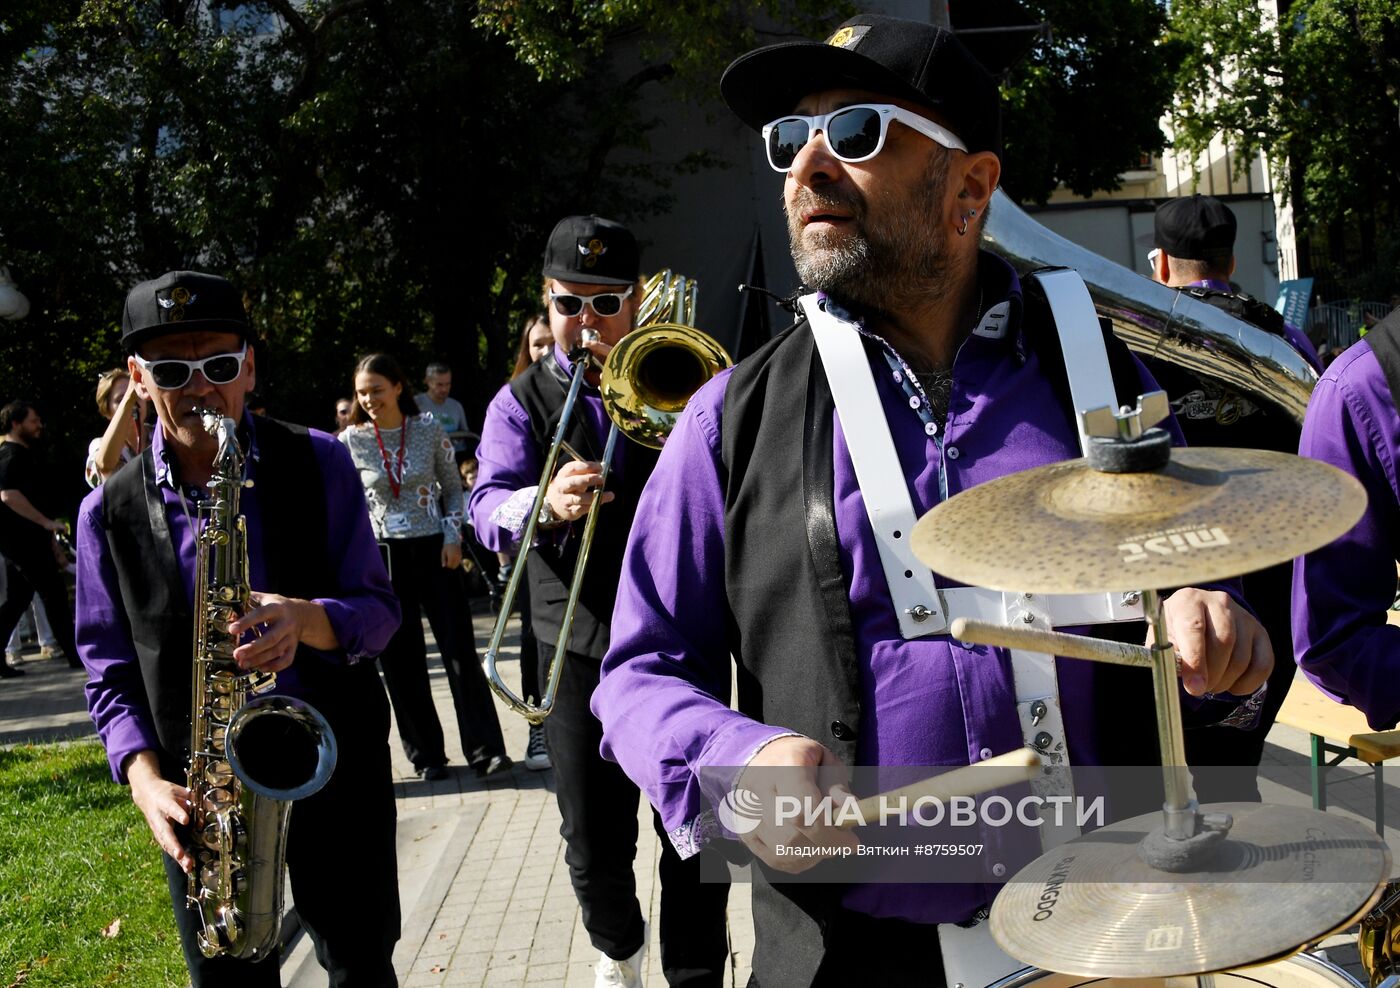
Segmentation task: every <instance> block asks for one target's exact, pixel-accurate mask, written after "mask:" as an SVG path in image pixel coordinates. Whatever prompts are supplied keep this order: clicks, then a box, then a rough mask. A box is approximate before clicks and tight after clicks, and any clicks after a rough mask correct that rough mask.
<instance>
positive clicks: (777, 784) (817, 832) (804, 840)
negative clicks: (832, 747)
mask: <svg viewBox="0 0 1400 988" xmlns="http://www.w3.org/2000/svg"><path fill="white" fill-rule="evenodd" d="M819 769H826V770H827V771H826V772H825V773H823V774H828V775H829V774H831V771H832V770H833V769H834V770H836V773H837V774H838V775H839V776H840V777H842V778H843V779H844V778H845V776H846V771H845V766H844V765H843V764H842V762H841V759H839V758H837V757H836V755H835V754H833V753H832V752H831V751H829V750H828V749H827V748H825V747H823V746H822V745H820V744H818V743H817V742H815V741H813V740H812V739H811V738H802V737H785V738H775V739H774V740H772V741H769V742H768V743H767V744H765V745H764V746H763V747H762V748H760V749H759V750H758V754H756V755H754V756H753V758H752V759H751V760H750V761H749V764H748V765H747V766H746V767H745V769H744V772H743V774H742V775H740V776H739V782H738V784H737V785H736V786H735V788H736V789H748V790H749V791H751V792H753V793H755V794H756V795H757V796H758V799H759V805H760V806H762V807H763V808H764V819H763V821H762V822H761V823H760V824H759V825H758V826H757V827H755V828H754V829H753V830H752V831H750V832H749V833H747V834H744V835H743V836H742V837H741V838H740V839H741V840H742V841H743V842H744V843H745V844H746V845H747V846H748V848H749V850H750V851H752V852H753V854H754V856H755V857H757V858H758V859H759V860H760V861H762V862H763V863H764V864H766V865H768V866H770V867H772V868H776V869H777V870H778V871H785V872H788V873H790V874H796V873H797V872H801V871H806V870H807V869H808V868H811V867H812V866H813V865H815V864H818V863H820V862H822V861H825V860H826V859H827V858H831V857H835V856H836V854H834V853H828V854H820V853H816V854H813V855H812V856H811V857H807V856H803V855H794V854H783V855H781V856H780V855H779V854H778V853H777V850H776V848H777V847H778V845H780V844H781V845H783V846H784V847H787V848H794V847H803V848H806V847H818V848H830V849H836V848H850V849H851V850H854V849H855V848H856V847H858V846H859V844H860V841H858V840H857V839H856V835H855V834H853V833H851V832H850V831H849V830H842V829H841V828H839V827H828V826H826V825H825V824H824V823H821V822H820V821H818V822H816V823H813V824H811V825H810V826H805V825H803V819H802V817H801V816H799V817H797V818H796V819H794V820H790V821H786V822H784V823H783V824H782V825H781V826H779V825H777V824H775V822H774V820H773V812H772V811H773V807H774V806H775V805H776V803H777V799H778V797H779V796H795V797H797V798H798V799H800V800H802V801H803V805H807V804H808V800H810V803H811V805H814V806H815V805H816V804H817V803H818V802H820V801H821V799H822V798H824V797H825V796H828V795H830V796H831V798H832V799H833V800H834V801H835V802H836V803H838V804H839V803H840V802H842V801H844V800H846V799H848V798H850V796H851V793H850V790H848V789H847V788H846V786H845V783H844V782H838V783H837V784H836V785H833V786H832V787H831V788H830V790H828V791H826V792H823V791H822V789H821V786H820V782H819V781H818V778H819V777H818V770H819Z"/></svg>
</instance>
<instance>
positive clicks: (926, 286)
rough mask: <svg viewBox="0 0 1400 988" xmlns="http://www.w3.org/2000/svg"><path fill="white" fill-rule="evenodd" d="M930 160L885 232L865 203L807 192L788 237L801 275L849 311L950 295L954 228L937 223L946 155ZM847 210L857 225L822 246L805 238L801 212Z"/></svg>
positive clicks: (891, 209)
mask: <svg viewBox="0 0 1400 988" xmlns="http://www.w3.org/2000/svg"><path fill="white" fill-rule="evenodd" d="M949 153H950V152H947V151H944V150H943V149H942V148H936V149H935V151H934V152H933V153H931V154H930V155H929V162H928V166H927V167H926V168H925V171H924V175H923V178H922V181H921V182H920V183H919V185H918V186H917V187H915V188H913V189H911V190H909V192H908V193H907V195H906V196H905V197H904V198H905V199H906V200H907V201H906V202H903V203H900V202H893V201H889V200H887V201H886V203H884V205H885V206H886V212H887V213H888V216H887V217H886V219H885V220H884V221H883V223H882V225H881V226H880V227H879V228H872V226H871V225H870V224H869V223H868V222H867V220H866V214H867V212H868V209H867V208H866V204H865V203H864V202H853V201H851V197H848V196H841V197H838V196H832V195H824V194H822V193H819V192H815V191H812V190H805V191H804V193H803V195H802V197H801V198H800V199H799V200H798V202H797V203H796V204H795V208H794V210H793V211H792V212H790V213H788V236H789V242H790V244H791V250H792V259H793V263H794V264H795V265H796V266H797V274H798V277H800V278H801V279H802V283H803V284H804V285H806V286H807V287H809V288H813V289H816V290H818V291H822V292H826V293H827V294H828V295H830V296H831V297H832V298H833V299H835V300H836V301H837V302H838V303H840V304H841V305H842V306H843V307H846V308H851V309H862V310H871V311H875V312H896V311H900V310H904V309H908V308H913V307H918V306H921V305H927V304H929V303H932V302H937V301H940V300H942V299H943V298H945V297H946V296H947V295H948V293H949V289H950V286H949V283H948V281H949V277H948V273H949V262H948V255H947V249H946V248H947V242H948V231H947V230H946V229H945V228H944V226H943V224H941V223H938V222H936V221H935V217H936V216H937V215H938V209H939V205H940V204H941V202H942V199H943V190H944V186H945V184H946V168H945V160H946V156H947V155H948V154H949ZM821 205H830V206H841V207H845V208H846V209H849V210H851V211H852V213H853V217H854V218H853V219H852V221H851V224H852V228H851V229H850V230H849V231H847V232H845V233H836V232H833V234H832V235H831V236H830V237H829V238H823V240H822V241H818V242H815V243H813V242H811V241H805V240H804V239H803V227H802V221H801V212H802V209H803V208H804V207H809V206H821Z"/></svg>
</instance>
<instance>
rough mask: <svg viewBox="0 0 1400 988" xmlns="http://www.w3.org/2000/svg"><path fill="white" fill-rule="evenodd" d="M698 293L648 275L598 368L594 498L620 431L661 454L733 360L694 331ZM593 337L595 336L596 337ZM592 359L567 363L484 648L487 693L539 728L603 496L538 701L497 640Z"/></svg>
mask: <svg viewBox="0 0 1400 988" xmlns="http://www.w3.org/2000/svg"><path fill="white" fill-rule="evenodd" d="M698 293H699V288H698V286H697V285H696V283H695V282H694V281H693V280H690V279H687V278H683V277H681V276H679V275H676V274H673V273H672V272H671V271H669V270H665V271H660V272H658V273H657V274H654V275H652V276H651V278H649V279H648V280H647V282H646V284H645V285H644V286H643V297H642V303H641V306H640V308H639V309H638V310H637V328H636V329H634V330H632V332H630V333H628V334H627V335H626V336H624V337H623V338H622V340H621V341H619V342H618V344H617V346H615V347H613V348H612V351H611V352H610V353H609V354H608V358H607V360H606V361H605V362H604V363H603V372H602V378H601V380H600V381H599V385H598V388H599V393H600V394H601V396H602V399H603V409H604V410H605V411H606V412H607V413H608V418H610V419H611V420H612V426H611V427H610V428H609V429H608V438H607V442H606V444H605V445H604V448H603V459H602V467H603V468H602V478H603V479H602V483H601V484H600V485H599V488H598V493H601V492H602V491H603V490H605V489H606V487H607V482H608V473H609V470H610V467H611V465H612V457H613V450H614V449H615V448H616V447H617V437H618V435H619V434H620V433H621V434H625V435H626V436H627V437H628V438H629V439H631V440H633V441H634V442H637V443H641V444H642V445H643V446H650V447H651V448H652V449H660V448H661V446H662V444H663V443H664V442H665V441H666V437H667V436H668V435H670V433H671V430H672V429H673V428H674V427H675V424H676V420H677V419H678V418H679V417H680V413H681V412H682V411H683V410H684V409H685V406H686V404H687V403H688V402H689V401H690V398H691V396H692V395H693V394H695V392H696V391H697V390H699V388H700V386H701V385H703V384H704V383H705V382H706V381H708V380H710V378H712V377H714V376H715V375H716V374H718V373H719V372H720V371H722V370H724V369H725V368H726V367H729V366H730V365H731V364H732V363H733V361H732V360H731V359H730V357H729V354H728V353H727V352H725V349H724V347H722V346H720V345H719V344H718V343H716V342H715V341H714V340H713V339H712V338H711V337H709V336H708V335H706V334H705V333H702V332H700V331H699V330H698V329H696V328H695V300H696V296H697V294H698ZM584 333H585V339H587V337H588V335H590V334H592V330H584ZM594 338H595V339H596V336H595V337H594ZM590 360H591V355H590V353H589V351H588V350H587V349H585V348H584V347H582V346H580V347H576V348H574V350H573V351H572V352H571V353H570V354H569V361H570V363H572V365H573V373H572V380H571V381H570V383H569V392H568V395H567V396H566V397H565V398H564V407H563V410H562V411H561V413H560V416H559V425H558V427H557V428H556V429H555V430H554V440H553V441H552V442H551V443H550V447H549V451H548V452H547V453H546V454H545V458H544V469H543V470H542V471H541V472H540V482H539V487H538V489H537V490H536V492H535V501H534V504H533V505H532V506H531V508H530V514H529V516H528V517H527V518H526V521H525V530H524V532H523V533H522V534H521V537H520V554H519V556H518V557H517V558H516V561H515V566H514V567H513V568H512V570H511V574H510V582H509V583H508V584H506V589H505V593H504V595H503V596H502V598H501V610H500V613H499V614H497V616H496V627H495V629H494V630H493V631H492V632H491V642H490V644H488V645H487V646H486V679H487V681H488V682H490V684H491V689H492V690H494V691H495V693H496V695H497V696H499V697H500V698H501V701H502V702H503V703H505V705H506V706H508V707H509V708H510V709H511V710H513V711H515V712H516V713H518V714H520V715H521V716H523V717H524V718H525V719H526V720H528V721H529V722H530V723H532V724H540V723H543V722H544V719H545V718H546V717H548V716H549V714H550V711H551V710H553V708H554V698H555V696H556V694H557V693H558V690H559V679H560V677H561V676H562V675H563V672H564V655H565V653H566V652H568V650H569V633H570V631H571V630H572V628H573V623H574V610H575V609H576V608H577V606H578V599H579V594H580V592H581V591H582V589H583V573H584V569H585V568H586V567H587V566H588V553H589V549H590V548H591V547H592V545H593V533H594V531H595V530H596V529H597V527H598V506H599V505H600V504H601V503H602V498H601V497H595V498H594V499H593V501H592V503H591V504H589V506H588V515H587V517H586V519H585V521H584V528H583V536H582V538H581V539H580V541H579V551H578V560H577V561H576V562H575V563H574V575H573V581H572V582H571V583H570V585H569V598H568V602H567V603H566V604H565V605H564V619H563V622H562V624H561V625H560V629H559V640H558V642H556V643H555V646H554V657H553V658H552V659H551V660H550V663H549V676H548V682H547V683H546V685H545V689H544V695H543V696H541V697H540V698H539V701H538V703H536V702H534V698H533V697H531V698H529V699H523V698H521V697H519V696H517V695H516V694H515V693H514V692H513V691H512V690H511V688H510V687H509V686H507V685H506V684H505V682H504V680H502V679H501V675H500V672H499V671H498V670H497V668H496V661H497V658H498V656H499V655H500V649H501V641H502V639H504V638H505V633H506V623H507V622H508V621H509V620H510V612H511V609H512V607H513V606H514V604H515V595H516V593H517V592H518V590H519V588H520V581H521V580H522V579H524V577H525V561H526V559H527V558H528V556H529V554H530V551H531V547H532V546H533V544H534V541H535V531H536V529H537V528H538V526H539V518H540V509H541V508H543V507H544V500H545V494H546V493H547V491H548V488H549V482H550V481H551V480H553V479H554V468H555V464H556V463H557V462H558V460H559V452H560V450H564V449H567V447H568V443H567V442H566V441H565V439H564V436H565V435H566V434H567V433H568V430H569V424H570V421H571V420H572V418H573V413H574V404H575V403H576V402H577V401H578V395H579V391H580V389H581V388H582V386H583V378H584V374H585V372H586V371H587V370H588V367H589V363H590ZM569 452H570V455H576V454H574V453H573V451H572V450H569Z"/></svg>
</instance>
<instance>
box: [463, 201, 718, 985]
mask: <svg viewBox="0 0 1400 988" xmlns="http://www.w3.org/2000/svg"><path fill="white" fill-rule="evenodd" d="M639 267H640V258H639V253H638V249H637V241H636V238H635V237H633V235H632V233H631V231H630V230H628V229H627V228H626V227H624V226H622V225H621V224H619V223H615V222H613V221H612V220H607V219H603V218H601V217H598V216H569V217H565V218H564V219H562V220H560V221H559V223H558V225H556V226H555V228H554V231H553V232H552V233H551V234H550V237H549V242H548V246H547V247H546V249H545V255H544V268H543V272H542V273H543V279H544V281H543V295H544V298H543V301H544V304H545V307H546V309H547V310H548V313H549V328H550V332H551V334H552V335H553V337H554V346H553V348H552V352H551V353H549V354H547V355H546V356H545V357H544V358H542V359H540V360H538V361H536V362H535V363H534V364H533V365H532V366H531V367H530V368H529V369H528V370H526V371H525V372H524V373H522V374H520V375H518V376H517V377H515V378H514V379H513V380H511V381H510V382H509V383H508V384H506V385H505V386H504V387H502V388H501V390H500V391H499V392H498V393H497V395H496V397H495V398H494V399H492V401H491V405H490V407H489V408H488V409H487V412H486V421H485V424H484V425H483V427H482V431H481V445H480V447H479V448H478V450H477V459H478V461H479V462H480V474H479V477H478V480H477V484H476V487H475V488H474V489H473V491H472V494H471V499H470V502H469V505H468V512H469V515H470V518H471V521H472V524H473V525H474V526H475V528H476V533H477V536H478V537H479V538H480V540H481V542H482V544H483V545H485V546H486V548H488V549H491V550H494V551H497V552H505V551H510V550H511V549H512V548H513V546H514V544H515V543H516V542H517V541H518V540H519V539H520V537H521V534H522V533H523V531H524V529H525V524H526V520H527V518H526V516H527V515H528V513H529V511H530V509H531V506H532V505H533V503H534V499H535V496H536V494H537V492H538V485H539V484H540V483H541V482H547V484H548V489H547V494H546V497H545V501H544V505H543V507H542V508H541V511H540V527H539V529H538V531H539V532H540V535H539V536H538V544H537V545H535V546H532V547H531V551H530V554H529V559H528V562H527V563H526V566H527V573H528V578H529V581H530V605H531V620H532V624H533V626H534V629H535V635H536V636H537V638H538V640H539V649H538V654H539V657H540V662H541V666H542V668H541V670H540V681H541V682H542V683H543V682H547V681H548V671H547V668H546V667H547V665H548V663H549V661H550V657H552V656H553V654H554V651H555V646H556V643H557V642H558V640H559V634H560V628H561V624H562V621H563V616H564V610H565V598H566V597H567V596H568V591H569V583H570V581H571V580H572V579H573V573H574V564H575V561H576V559H577V556H578V552H579V534H580V533H579V529H580V528H581V526H576V525H574V524H573V523H575V522H578V521H580V520H581V519H583V518H584V516H585V515H586V514H587V513H588V510H589V506H590V505H591V504H592V502H593V500H594V498H601V504H600V510H599V517H598V522H597V524H598V527H597V531H596V533H595V538H594V541H593V544H592V547H591V549H590V551H589V555H588V568H587V572H586V573H585V574H583V586H582V595H581V597H580V600H579V605H578V609H577V611H576V612H575V616H574V622H573V628H572V635H571V637H570V638H569V642H568V649H569V650H568V653H567V656H566V658H565V660H564V661H565V666H564V669H563V675H562V678H561V680H560V683H559V688H558V692H557V694H556V696H555V699H554V706H553V708H552V709H553V712H552V713H551V714H550V716H549V718H548V719H547V720H546V721H545V722H544V725H545V734H546V739H547V743H548V747H549V758H550V761H551V762H552V763H553V765H554V770H555V785H556V789H555V792H556V796H557V798H558V801H559V813H560V815H561V816H562V817H563V824H562V826H561V828H560V832H561V833H562V835H563V837H564V840H565V842H566V844H567V853H566V856H565V857H566V860H567V861H568V864H569V877H570V879H571V880H572V882H573V886H574V893H575V895H576V896H577V897H578V901H579V905H580V906H581V907H582V910H583V924H584V927H585V928H586V929H587V930H588V935H589V938H590V940H591V941H592V943H593V946H595V947H596V948H598V950H599V953H600V956H599V959H598V965H597V967H596V969H595V984H596V985H598V986H614V985H617V986H629V988H632V986H640V985H641V983H642V982H641V968H642V962H643V960H644V957H645V953H646V927H645V924H644V921H643V917H642V910H641V907H640V906H639V905H638V903H637V898H636V890H635V880H634V878H633V874H632V860H633V858H634V857H635V856H636V845H637V805H638V797H639V792H638V789H637V787H636V786H635V785H634V784H633V783H632V782H631V781H630V780H629V779H628V778H627V776H626V775H625V774H623V772H622V770H621V769H620V768H619V767H618V766H617V765H616V764H614V763H612V762H609V761H606V760H604V759H603V757H602V756H601V755H600V754H599V745H600V743H601V742H602V737H603V729H602V725H601V724H600V723H599V722H598V719H597V718H596V717H594V716H593V714H592V712H591V711H590V710H589V701H590V699H591V697H592V694H593V690H594V689H595V688H596V687H597V685H598V678H599V670H600V668H601V665H602V660H603V656H604V654H606V652H607V649H608V644H609V638H610V634H609V631H610V624H611V616H612V609H613V602H614V597H615V594H616V587H617V584H618V578H619V574H620V573H621V570H622V554H623V550H624V548H625V547H626V542H627V534H628V531H629V529H630V528H631V525H632V516H633V513H634V512H635V510H636V507H637V499H638V497H639V496H640V494H641V491H642V487H643V485H644V484H645V483H646V481H647V478H649V477H650V476H651V471H652V468H653V467H654V466H655V463H656V453H655V452H654V451H653V450H651V449H648V448H646V447H643V446H641V445H638V444H635V443H618V444H617V447H616V449H615V451H614V454H613V459H612V463H611V467H610V472H609V484H608V486H609V490H606V491H599V490H598V487H599V484H600V482H601V480H602V463H601V462H600V461H601V459H602V457H603V450H604V443H605V438H606V436H607V434H608V431H609V429H608V425H609V423H608V416H607V413H606V411H605V410H604V407H603V402H602V398H601V396H600V394H599V392H598V390H597V387H598V380H599V377H598V374H599V371H598V367H599V366H600V365H601V363H602V362H603V361H604V360H605V359H606V358H607V355H608V353H609V352H610V351H611V349H612V348H613V346H614V345H616V344H617V343H618V342H619V341H620V340H621V339H622V338H623V337H624V336H625V335H627V333H629V332H631V331H632V329H633V328H634V326H635V324H636V317H637V311H638V307H639V305H640V303H641V294H642V288H641V284H640V280H639ZM580 347H582V348H583V350H584V351H586V353H587V354H588V355H589V358H590V359H589V363H588V365H587V367H586V369H585V370H583V371H582V373H584V374H585V378H584V387H583V390H582V391H581V393H580V395H579V398H578V400H577V404H576V405H575V408H574V412H575V414H574V415H573V416H572V417H571V420H570V425H569V427H568V431H567V433H566V436H565V438H566V440H567V442H568V446H567V447H565V449H566V450H567V451H568V456H569V461H568V462H566V463H564V465H563V466H562V467H560V468H559V469H558V470H557V471H556V472H555V474H554V476H553V477H550V478H547V480H546V478H543V477H542V476H541V473H542V469H543V464H544V462H545V459H546V457H547V455H548V451H549V449H550V447H551V445H552V440H553V435H554V432H555V429H556V427H557V425H558V422H559V420H560V416H561V412H562V409H563V405H564V402H565V397H566V395H567V393H568V391H569V387H570V383H571V380H572V376H573V373H574V370H573V365H571V363H570V360H569V356H570V354H571V352H572V353H574V354H575V355H576V356H578V355H579V351H578V348H580ZM585 457H586V459H585ZM652 820H653V823H654V825H655V826H656V828H657V832H658V834H660V836H661V838H662V839H661V845H662V857H661V865H660V873H661V889H662V891H661V965H662V969H663V971H664V973H665V976H666V980H667V982H668V983H669V984H671V985H694V986H709V985H715V986H718V985H720V984H721V983H722V981H723V973H724V969H725V965H726V962H727V959H728V943H727V939H726V934H725V919H724V908H725V902H726V900H727V897H728V886H727V885H723V884H701V883H700V881H699V862H698V861H697V860H691V861H688V862H683V861H681V859H680V857H679V856H678V855H677V854H676V852H675V850H674V849H673V847H672V845H671V841H670V840H669V839H667V835H666V834H665V833H664V831H662V830H661V823H660V818H659V817H658V816H656V814H654V813H653V815H652Z"/></svg>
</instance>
